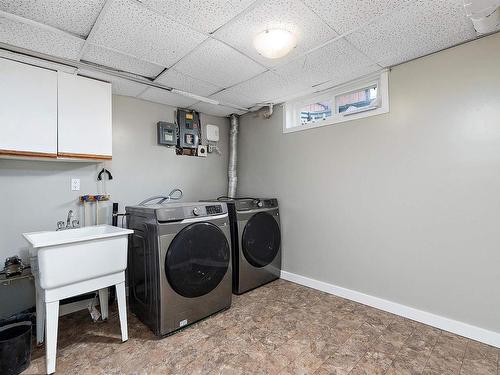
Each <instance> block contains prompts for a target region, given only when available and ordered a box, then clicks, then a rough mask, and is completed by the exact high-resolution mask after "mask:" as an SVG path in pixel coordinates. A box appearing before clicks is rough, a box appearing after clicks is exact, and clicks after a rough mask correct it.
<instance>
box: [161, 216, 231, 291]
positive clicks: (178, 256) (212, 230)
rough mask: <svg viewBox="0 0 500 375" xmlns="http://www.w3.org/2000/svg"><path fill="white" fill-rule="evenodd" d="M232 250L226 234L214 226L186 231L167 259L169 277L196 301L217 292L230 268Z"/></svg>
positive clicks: (198, 225) (196, 226)
mask: <svg viewBox="0 0 500 375" xmlns="http://www.w3.org/2000/svg"><path fill="white" fill-rule="evenodd" d="M229 260H230V248H229V243H228V241H227V239H226V236H225V235H224V233H223V232H222V231H221V230H220V229H219V228H218V227H217V226H215V225H213V224H210V223H196V224H192V225H190V226H188V227H186V228H184V229H182V230H181V231H180V232H179V233H177V235H176V236H175V238H174V239H173V241H172V243H171V244H170V247H169V248H168V251H167V256H166V258H165V274H166V277H167V280H168V282H169V283H170V286H171V287H172V289H173V290H174V291H175V292H177V293H178V294H180V295H181V296H184V297H188V298H193V297H200V296H203V295H205V294H207V293H209V292H210V291H212V290H214V289H215V288H216V287H217V285H219V283H220V282H221V280H222V279H223V278H224V275H225V274H226V272H227V270H228V267H229Z"/></svg>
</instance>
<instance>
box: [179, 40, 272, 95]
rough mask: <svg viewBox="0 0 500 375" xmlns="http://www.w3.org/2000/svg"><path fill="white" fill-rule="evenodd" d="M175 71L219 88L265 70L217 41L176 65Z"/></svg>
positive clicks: (211, 42) (200, 48) (210, 42)
mask: <svg viewBox="0 0 500 375" xmlns="http://www.w3.org/2000/svg"><path fill="white" fill-rule="evenodd" d="M174 68H175V70H177V71H179V72H181V73H184V74H187V75H189V76H191V77H193V78H197V79H200V80H202V81H205V82H210V83H212V84H214V85H216V86H219V87H229V86H232V85H234V84H236V83H238V82H242V81H244V80H246V79H248V78H250V77H253V76H255V75H257V74H259V73H262V72H263V71H265V68H264V67H262V66H260V65H259V64H257V63H255V62H254V61H252V60H250V59H249V58H248V57H246V56H244V55H242V54H241V53H239V52H237V51H235V50H234V49H232V48H231V47H229V46H227V45H225V44H224V43H221V42H218V41H216V40H208V41H206V42H205V43H203V44H202V45H201V46H199V47H198V48H196V50H194V51H193V52H192V53H190V54H189V55H187V56H186V57H185V58H183V59H182V60H181V61H179V62H178V63H177V64H176V65H175V67H174Z"/></svg>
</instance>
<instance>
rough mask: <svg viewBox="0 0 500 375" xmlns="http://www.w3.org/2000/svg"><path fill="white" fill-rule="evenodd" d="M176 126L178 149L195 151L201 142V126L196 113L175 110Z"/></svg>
mask: <svg viewBox="0 0 500 375" xmlns="http://www.w3.org/2000/svg"><path fill="white" fill-rule="evenodd" d="M177 124H178V125H179V147H180V148H182V149H185V148H188V149H195V150H197V149H198V145H199V144H200V141H201V124H200V116H199V114H198V112H196V111H190V110H186V109H177Z"/></svg>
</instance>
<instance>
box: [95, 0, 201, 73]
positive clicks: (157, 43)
mask: <svg viewBox="0 0 500 375" xmlns="http://www.w3.org/2000/svg"><path fill="white" fill-rule="evenodd" d="M112 1H113V2H112V3H111V5H110V6H109V8H108V9H107V11H106V13H105V15H104V16H103V17H102V18H101V19H102V21H101V22H100V24H99V27H98V28H97V30H96V31H95V34H93V35H94V39H93V40H92V42H93V43H94V44H97V45H100V46H103V47H108V48H111V49H114V50H118V51H122V52H125V53H126V54H129V55H132V56H136V57H137V58H139V59H141V60H145V61H149V62H152V63H155V64H158V65H161V66H166V67H169V66H171V65H172V64H174V63H175V62H176V61H178V60H179V59H180V58H181V57H182V56H184V55H185V54H186V53H188V52H189V51H191V50H192V49H193V48H194V47H196V46H197V45H198V44H200V43H201V42H202V41H203V40H205V39H206V37H205V36H204V35H203V34H201V33H198V32H195V31H193V30H190V29H189V28H187V27H185V26H183V25H181V24H179V23H176V22H174V21H172V20H170V19H168V18H166V17H164V16H162V15H160V14H158V13H156V12H153V11H151V10H149V9H147V8H146V7H144V6H142V5H141V4H140V3H139V2H137V1H134V0H112Z"/></svg>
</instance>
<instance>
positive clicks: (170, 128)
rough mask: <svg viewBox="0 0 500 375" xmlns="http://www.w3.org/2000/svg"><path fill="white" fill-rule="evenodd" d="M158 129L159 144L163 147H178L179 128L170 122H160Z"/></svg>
mask: <svg viewBox="0 0 500 375" xmlns="http://www.w3.org/2000/svg"><path fill="white" fill-rule="evenodd" d="M156 126H157V127H158V144H159V145H163V146H177V136H178V133H177V132H178V127H177V125H176V124H172V123H170V122H164V121H160V122H158V124H156Z"/></svg>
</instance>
